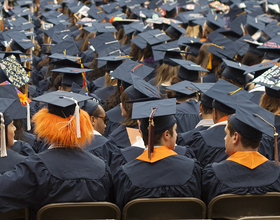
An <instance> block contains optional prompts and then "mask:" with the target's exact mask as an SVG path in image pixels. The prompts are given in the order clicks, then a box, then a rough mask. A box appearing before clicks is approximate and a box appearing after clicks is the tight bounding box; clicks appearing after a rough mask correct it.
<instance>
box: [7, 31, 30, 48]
mask: <svg viewBox="0 0 280 220" xmlns="http://www.w3.org/2000/svg"><path fill="white" fill-rule="evenodd" d="M8 35H9V37H11V38H12V39H13V41H12V42H11V44H10V47H11V49H12V50H20V51H21V52H26V50H27V49H28V48H31V47H34V46H35V44H34V43H32V41H31V40H30V39H28V38H27V37H26V36H25V35H24V34H23V33H21V32H19V31H14V32H10V33H8Z"/></svg>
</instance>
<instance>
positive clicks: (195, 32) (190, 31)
mask: <svg viewBox="0 0 280 220" xmlns="http://www.w3.org/2000/svg"><path fill="white" fill-rule="evenodd" d="M186 32H187V36H189V37H198V38H201V36H202V33H201V32H200V30H199V25H195V26H188V27H187V30H186Z"/></svg>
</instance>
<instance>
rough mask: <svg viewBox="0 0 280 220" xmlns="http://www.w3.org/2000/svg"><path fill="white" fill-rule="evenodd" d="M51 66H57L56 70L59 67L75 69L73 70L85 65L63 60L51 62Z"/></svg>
mask: <svg viewBox="0 0 280 220" xmlns="http://www.w3.org/2000/svg"><path fill="white" fill-rule="evenodd" d="M50 63H51V64H53V65H55V67H56V68H59V67H73V68H83V67H84V65H83V64H82V63H79V62H76V61H72V60H69V59H63V60H55V61H53V60H52V61H50Z"/></svg>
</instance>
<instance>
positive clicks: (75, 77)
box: [52, 67, 93, 87]
mask: <svg viewBox="0 0 280 220" xmlns="http://www.w3.org/2000/svg"><path fill="white" fill-rule="evenodd" d="M92 70H93V69H82V68H73V67H63V68H58V69H54V70H52V72H57V73H64V75H63V78H62V82H61V85H62V86H68V87H71V86H72V83H73V82H75V83H77V84H78V85H79V86H80V87H83V86H84V84H85V83H84V79H85V75H84V73H86V72H89V71H92Z"/></svg>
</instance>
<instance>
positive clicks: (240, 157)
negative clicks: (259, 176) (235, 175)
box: [226, 151, 268, 169]
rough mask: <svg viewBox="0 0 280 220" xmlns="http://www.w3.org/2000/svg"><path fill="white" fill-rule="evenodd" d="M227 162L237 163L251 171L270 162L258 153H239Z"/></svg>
mask: <svg viewBox="0 0 280 220" xmlns="http://www.w3.org/2000/svg"><path fill="white" fill-rule="evenodd" d="M226 160H230V161H233V162H236V163H238V164H240V165H242V166H245V167H248V168H249V169H255V168H256V167H258V166H260V165H261V164H263V163H265V162H266V161H268V159H267V158H266V157H264V156H263V155H261V154H260V153H259V152H256V151H253V152H245V151H237V152H235V153H234V154H233V155H231V156H230V157H229V158H227V159H226Z"/></svg>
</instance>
